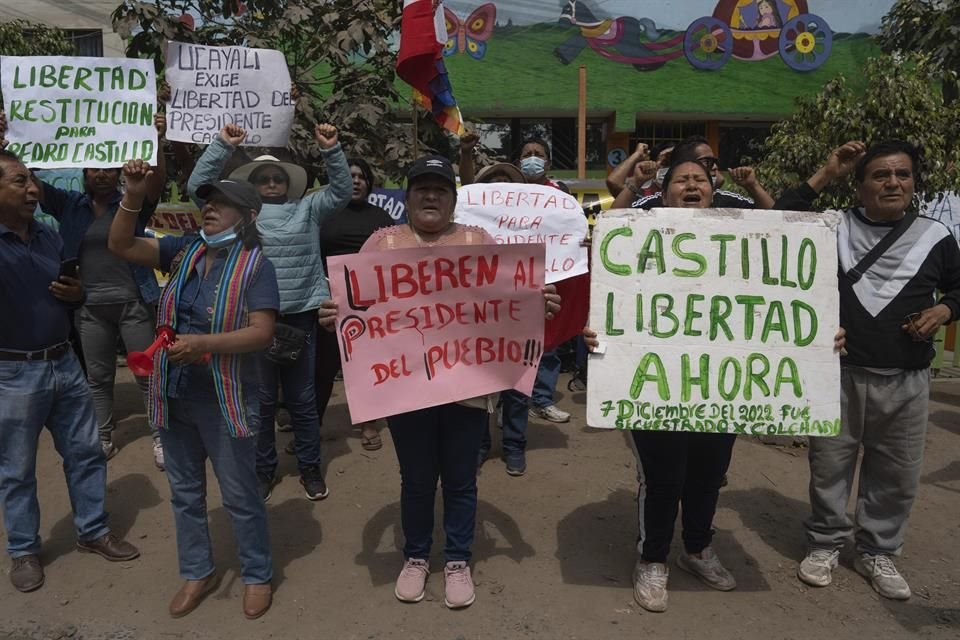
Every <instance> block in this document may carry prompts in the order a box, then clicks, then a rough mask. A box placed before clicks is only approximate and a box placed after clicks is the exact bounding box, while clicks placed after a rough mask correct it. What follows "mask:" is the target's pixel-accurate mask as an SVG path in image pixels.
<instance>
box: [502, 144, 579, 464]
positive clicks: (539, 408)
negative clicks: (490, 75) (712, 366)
mask: <svg viewBox="0 0 960 640" xmlns="http://www.w3.org/2000/svg"><path fill="white" fill-rule="evenodd" d="M517 163H518V165H519V167H520V171H521V173H523V176H524V178H526V180H527V182H528V183H530V184H540V185H544V186H550V187H554V188H556V189H560V190H561V191H563V192H565V193H570V189H568V188H567V185H565V184H563V183H562V182H558V181H555V180H553V179H552V178H550V177H549V176H548V175H547V173H548V172H549V171H550V145H548V144H547V143H546V142H545V141H544V140H542V139H540V138H529V139H527V140H526V141H525V142H524V143H523V144H522V145H521V146H520V153H519V154H518V159H517ZM589 281H590V278H589V276H587V275H583V276H579V277H578V278H571V279H570V280H567V281H564V282H561V283H558V285H557V290H558V292H559V293H560V295H561V297H563V298H564V299H565V300H567V301H568V302H571V303H574V304H571V305H569V306H568V308H569V311H568V312H567V313H566V314H564V316H565V317H564V318H559V317H558V319H557V321H555V322H554V323H553V324H554V325H556V326H557V327H558V328H559V333H562V334H563V335H561V336H559V337H557V333H558V332H557V330H553V331H551V328H550V327H549V326H548V330H547V333H548V337H547V342H548V343H549V344H550V345H551V346H552V347H553V348H551V349H550V350H549V351H547V352H546V353H544V354H543V357H542V358H541V359H540V368H539V369H538V370H537V381H536V383H535V384H534V385H533V394H532V395H531V398H530V410H529V412H530V417H531V418H542V419H544V420H548V421H549V422H555V423H564V422H569V421H570V414H569V413H567V412H566V411H564V410H562V409H561V408H560V407H558V406H557V405H556V403H555V402H554V398H553V394H554V393H555V391H556V389H557V382H558V381H559V379H560V365H561V362H560V356H559V355H557V351H556V347H558V346H559V345H560V344H562V343H563V342H565V341H566V340H568V339H570V338H571V337H573V336H575V335H577V334H578V333H579V327H580V326H581V325H583V324H584V322H585V319H586V317H585V316H584V319H583V320H580V319H578V320H577V321H576V322H573V323H572V325H571V327H572V329H571V330H570V331H564V330H563V327H565V326H566V324H567V322H566V319H567V317H569V316H570V315H571V314H573V313H574V312H578V311H580V310H582V309H581V305H579V304H576V301H579V300H582V301H584V302H586V300H587V298H588V295H587V293H586V292H587V291H589ZM551 334H552V337H553V338H555V339H551ZM567 334H569V335H567ZM520 458H521V459H517V460H516V462H517V463H518V464H520V465H521V466H518V467H515V470H521V469H523V470H525V469H526V462H525V460H523V459H522V456H521V457H520ZM514 475H522V472H521V473H516V474H514Z"/></svg>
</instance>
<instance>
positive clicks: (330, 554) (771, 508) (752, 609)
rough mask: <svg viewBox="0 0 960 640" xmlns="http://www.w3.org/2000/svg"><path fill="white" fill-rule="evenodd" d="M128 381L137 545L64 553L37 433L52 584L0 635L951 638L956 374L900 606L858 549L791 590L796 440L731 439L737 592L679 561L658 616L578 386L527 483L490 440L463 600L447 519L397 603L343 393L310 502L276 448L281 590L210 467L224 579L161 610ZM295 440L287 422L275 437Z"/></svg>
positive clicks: (389, 466)
mask: <svg viewBox="0 0 960 640" xmlns="http://www.w3.org/2000/svg"><path fill="white" fill-rule="evenodd" d="M120 379H121V384H120V385H119V386H118V394H117V395H118V405H119V406H118V413H119V416H120V417H121V418H123V419H122V421H121V422H120V426H119V429H118V434H117V441H118V444H119V446H120V453H119V454H118V455H117V457H115V458H114V459H113V460H111V461H110V463H109V464H110V467H109V481H108V482H109V484H108V498H107V503H108V508H109V510H110V513H111V516H112V517H111V522H112V526H113V528H114V530H115V531H116V532H117V533H119V534H121V535H124V536H126V537H127V538H128V539H129V540H130V541H132V542H134V543H135V544H137V545H138V546H139V547H140V550H141V551H142V557H141V558H140V559H139V560H136V561H133V562H130V563H121V564H117V565H113V564H109V563H106V562H104V561H103V560H101V559H100V558H98V557H96V556H91V555H88V554H80V553H77V552H76V551H75V550H74V532H73V527H72V524H71V520H70V509H69V504H68V501H67V495H66V491H65V488H64V484H63V476H62V472H61V463H60V459H59V458H58V457H57V455H56V453H55V452H54V451H53V448H52V446H51V442H50V439H49V437H47V436H46V435H44V437H43V439H42V442H41V452H40V461H39V469H40V478H39V484H40V501H41V506H42V511H43V524H42V529H41V532H42V535H43V538H44V541H45V542H44V550H43V561H44V564H45V565H46V573H47V582H46V585H45V586H44V587H43V588H42V589H41V590H39V591H37V592H35V593H32V594H20V593H17V592H16V591H14V589H13V587H12V586H11V585H10V584H9V581H8V580H6V579H4V580H3V581H2V582H0V638H2V639H5V640H14V639H16V640H26V639H30V640H37V639H47V638H50V639H55V638H76V639H79V638H85V639H88V640H89V639H94V638H104V639H107V638H110V639H140V638H143V639H150V640H152V639H162V640H166V639H179V638H183V639H193V638H196V639H221V638H223V639H231V640H239V639H247V638H336V639H344V640H347V639H366V640H383V639H388V638H402V639H408V638H410V639H414V638H430V639H438V640H439V639H443V640H473V639H486V638H543V639H553V638H558V639H559V638H570V639H573V638H581V639H595V638H621V637H652V638H663V639H672V638H711V639H724V638H742V639H761V638H762V639H763V640H776V639H788V638H869V639H871V640H874V639H880V638H906V637H916V638H958V637H960V579H958V574H957V572H958V569H960V551H958V545H957V542H956V541H957V540H958V539H960V509H958V505H960V496H958V493H960V460H958V457H957V450H958V444H960V419H958V418H960V410H958V408H960V384H958V383H957V382H950V381H943V382H936V383H934V391H933V400H934V402H933V404H932V407H931V416H930V428H929V432H928V437H927V453H926V460H925V464H924V475H923V480H922V486H921V488H920V495H919V497H918V499H917V502H916V505H915V507H914V510H913V518H912V521H911V523H910V531H909V535H908V540H907V546H906V550H905V553H904V555H903V557H902V558H901V560H900V561H899V563H898V565H899V567H900V568H901V570H902V571H903V572H904V574H905V576H906V577H907V578H908V580H909V581H910V584H911V586H912V588H913V591H914V597H913V598H912V599H911V600H910V601H908V602H905V603H896V602H890V601H887V600H883V599H882V598H880V597H879V596H877V595H876V594H874V592H873V591H872V590H871V588H870V586H869V585H868V584H867V583H866V582H865V581H864V580H863V579H862V578H861V577H860V576H858V575H857V574H856V573H855V572H854V571H853V569H852V552H851V551H850V549H847V550H846V551H845V553H844V554H843V555H842V556H841V568H840V569H838V570H837V571H836V573H835V578H834V584H833V586H831V587H828V588H826V589H818V590H814V589H810V588H807V587H805V586H803V585H801V584H800V583H799V582H798V581H797V579H796V576H795V572H796V566H797V563H798V561H799V560H800V558H801V557H802V554H803V552H804V536H803V528H802V520H803V518H805V517H806V515H807V513H808V506H807V498H806V485H807V479H808V473H807V461H806V450H805V449H802V448H795V447H791V446H778V445H769V444H763V443H761V442H759V441H757V440H755V439H748V438H743V439H741V440H740V441H739V442H738V443H737V447H736V450H735V453H734V460H733V464H732V467H731V470H730V474H729V481H730V484H729V486H728V487H726V488H725V489H724V490H723V492H722V494H721V497H720V505H719V510H718V513H717V517H716V521H715V522H716V526H717V529H718V532H717V536H716V539H715V545H716V549H717V551H718V553H719V555H720V557H721V558H722V559H723V560H724V561H725V563H726V565H727V567H729V568H730V569H731V570H732V572H733V574H734V575H735V576H736V578H737V581H738V583H739V588H738V589H737V590H736V591H733V592H730V593H719V592H715V591H711V590H709V589H707V588H706V587H703V586H701V585H700V583H699V582H697V581H696V580H695V579H694V578H692V577H691V576H689V575H686V574H684V573H683V572H681V571H680V570H678V569H675V568H674V569H672V570H671V576H670V594H671V595H670V610H669V611H668V612H667V613H664V614H651V613H646V612H643V611H642V610H641V609H640V608H639V607H638V606H637V605H635V604H634V602H633V597H632V585H631V571H632V568H633V562H634V539H635V536H636V506H635V492H636V470H635V462H634V458H633V454H632V453H631V450H630V449H629V448H628V446H627V440H626V438H627V434H624V433H619V432H607V431H600V430H595V429H589V428H587V427H586V426H584V421H583V413H584V403H585V397H584V395H583V394H570V393H562V394H561V401H560V405H561V406H562V407H564V408H565V409H568V410H571V411H572V412H573V413H574V418H573V420H572V421H571V422H570V423H569V424H566V425H561V426H555V425H550V424H547V423H543V422H539V421H531V425H530V429H529V434H528V435H529V450H528V453H527V462H528V467H529V469H528V472H527V475H526V476H524V477H522V478H512V477H509V476H507V474H506V473H505V472H504V466H503V463H502V462H501V461H500V460H499V459H497V458H496V455H497V454H498V453H499V444H498V436H497V435H495V436H494V442H495V444H494V452H493V454H494V459H492V460H490V461H488V462H487V463H486V465H484V467H483V469H482V472H481V475H480V479H479V480H480V506H479V514H478V523H477V540H476V544H475V546H474V553H475V562H474V578H475V581H476V583H477V601H476V603H475V604H474V605H473V606H472V607H470V608H469V609H466V610H463V611H457V612H454V611H449V610H447V609H446V608H445V606H444V604H443V594H442V587H443V585H442V582H443V576H442V563H441V559H440V553H439V552H440V550H441V548H442V535H441V534H440V530H439V527H438V528H437V532H436V535H435V540H436V541H437V542H436V543H435V545H434V546H435V552H434V560H433V570H434V571H435V573H433V574H432V575H431V577H430V580H429V582H428V590H427V597H426V599H425V600H424V601H423V602H421V603H419V604H416V605H406V604H401V603H399V602H397V601H396V600H395V598H394V596H393V581H394V579H395V577H396V574H397V572H398V570H399V568H400V566H401V563H402V558H401V554H400V552H399V548H400V545H401V541H400V526H399V524H400V510H399V491H400V490H399V473H398V469H397V464H396V459H395V456H394V452H393V447H392V443H391V441H390V438H389V436H388V434H387V432H386V431H384V434H383V435H384V447H383V449H381V450H380V451H378V452H375V453H367V452H364V451H363V450H362V449H361V447H360V438H359V431H358V430H354V429H352V428H351V426H350V424H349V421H348V418H347V411H346V405H345V400H344V396H343V394H342V389H341V388H339V387H338V389H337V395H336V396H335V397H334V400H333V406H332V407H331V409H330V411H329V414H328V419H327V421H326V424H325V425H324V427H323V437H324V457H325V464H326V474H327V481H328V484H329V486H330V490H331V495H330V497H329V498H328V499H327V500H324V501H322V502H318V503H311V502H309V501H307V500H306V499H305V498H304V497H303V494H302V492H301V491H300V487H299V484H298V483H297V477H296V475H295V474H296V468H295V464H294V460H293V459H292V457H291V456H286V455H282V458H283V459H282V462H281V472H282V475H283V481H282V483H281V484H280V485H279V486H278V487H277V488H276V489H275V490H274V494H273V498H272V500H271V501H270V503H269V516H270V525H271V535H272V538H273V547H274V564H275V581H274V584H275V588H276V595H275V601H274V606H273V608H272V609H271V611H270V612H269V613H268V614H267V615H266V616H265V617H264V618H262V619H260V620H257V621H254V622H249V621H247V620H245V619H244V618H243V616H242V613H241V608H240V594H241V591H242V585H241V584H240V582H239V580H238V578H237V567H238V563H237V559H236V556H235V552H234V543H233V539H232V534H231V531H230V526H229V522H228V519H227V516H226V514H225V512H224V510H223V508H222V507H221V506H220V499H219V494H218V492H217V488H216V483H215V481H213V477H212V474H211V475H210V478H211V480H210V492H211V496H210V500H209V502H210V507H211V510H210V522H211V533H212V535H213V537H214V544H215V548H216V555H217V561H218V567H219V570H220V572H221V574H222V576H223V580H222V582H221V584H220V586H219V588H218V589H217V591H216V592H215V593H214V594H213V595H212V596H211V597H210V598H209V599H208V600H207V601H206V602H205V603H204V604H203V605H202V606H201V607H200V608H199V609H197V610H196V611H195V612H194V613H192V614H191V615H189V616H187V617H186V618H183V619H181V620H171V619H170V618H169V617H168V615H167V613H166V607H167V603H168V601H169V599H170V597H171V596H172V595H173V593H174V592H175V591H176V590H177V588H178V587H179V585H180V579H179V577H178V575H177V561H176V548H175V545H174V530H173V518H172V515H171V513H170V507H169V503H168V498H169V489H168V486H167V482H166V479H165V478H164V476H163V473H162V472H160V471H158V470H156V469H155V468H154V467H153V464H152V461H151V458H150V438H149V436H148V434H147V430H146V425H145V421H144V416H143V407H142V404H141V403H140V402H139V400H138V397H137V391H136V387H135V385H133V384H132V382H131V379H130V377H129V373H128V372H127V371H126V369H121V377H120ZM566 380H567V376H566V375H564V376H563V377H562V379H561V384H560V387H561V389H562V388H565V386H566ZM289 437H290V436H289V435H288V434H281V435H280V442H281V444H283V443H285V442H286V441H287V439H288V438H289ZM704 437H709V436H704ZM438 508H439V504H438ZM3 542H4V544H5V541H3ZM5 570H7V569H6V568H5Z"/></svg>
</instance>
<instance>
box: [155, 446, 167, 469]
mask: <svg viewBox="0 0 960 640" xmlns="http://www.w3.org/2000/svg"><path fill="white" fill-rule="evenodd" d="M153 464H155V465H157V469H160V471H164V470H165V469H166V467H164V466H163V445H162V444H161V443H160V441H159V440H154V441H153Z"/></svg>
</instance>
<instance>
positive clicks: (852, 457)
mask: <svg viewBox="0 0 960 640" xmlns="http://www.w3.org/2000/svg"><path fill="white" fill-rule="evenodd" d="M919 170H920V157H919V151H918V150H917V148H916V147H914V146H913V145H912V144H909V143H907V142H902V141H898V140H892V141H887V142H882V143H879V144H875V145H872V146H871V147H870V148H869V149H867V151H866V153H865V155H863V157H862V159H860V161H859V163H858V164H857V167H856V172H855V177H856V182H857V197H858V199H859V200H860V206H859V207H855V208H853V209H849V210H847V211H846V212H844V214H843V218H842V220H841V223H840V227H839V230H838V238H837V241H838V248H839V252H840V268H841V271H842V274H841V276H840V322H841V324H842V325H843V327H844V328H845V329H846V330H847V332H848V334H849V336H850V338H849V340H848V342H847V352H848V353H847V355H846V356H845V357H843V358H842V359H841V365H842V368H841V393H842V395H841V421H842V424H841V430H840V435H839V436H837V437H835V438H811V439H810V505H811V508H812V514H811V516H810V518H809V519H808V520H807V521H806V529H807V541H808V543H809V552H808V554H807V556H806V557H805V558H804V560H803V561H802V562H801V563H800V567H799V569H798V576H799V578H800V580H802V581H803V582H805V583H807V584H809V585H812V586H817V587H823V586H826V585H829V584H830V582H831V580H832V570H833V569H834V568H836V566H837V561H838V557H839V555H840V549H841V548H842V547H843V545H844V543H845V542H846V540H847V539H848V538H849V537H850V535H851V534H853V536H854V542H855V547H856V551H857V556H856V558H855V560H854V568H855V569H856V570H857V572H859V573H860V574H861V575H863V576H864V577H866V578H867V579H868V580H870V584H871V585H872V586H873V588H874V590H876V591H877V593H879V594H880V595H882V596H884V597H885V598H892V599H896V600H905V599H907V598H909V597H910V586H909V585H908V584H907V581H906V580H905V579H904V578H903V576H902V575H900V572H899V571H898V570H897V567H896V565H895V564H894V562H893V558H894V557H896V556H899V555H900V552H901V550H902V548H903V544H904V538H905V535H906V529H907V518H908V517H909V515H910V509H911V507H912V505H913V499H914V497H915V496H916V493H917V487H918V484H919V481H920V471H921V466H922V462H923V448H924V441H925V437H926V431H927V420H928V417H929V408H928V402H929V395H930V362H931V361H932V359H933V357H934V355H935V347H934V344H933V336H934V335H935V334H936V332H937V330H938V329H939V328H940V327H941V326H943V325H944V324H947V323H949V322H952V321H953V320H956V319H957V317H958V315H960V249H958V247H957V243H956V241H955V240H954V238H953V236H951V234H950V230H949V229H947V227H945V226H944V225H942V224H941V223H939V222H937V221H935V220H933V219H931V218H926V217H922V216H919V217H918V216H916V215H914V214H912V213H908V209H909V208H910V205H911V202H912V200H913V196H914V189H915V186H916V175H917V173H918V172H919ZM938 291H939V292H940V298H939V299H937V298H936V295H937V292H938ZM935 300H936V303H935V304H931V303H933V302H934V301H935ZM861 447H862V449H863V462H862V463H861V466H860V472H859V474H858V475H857V477H858V478H859V488H858V494H857V507H856V512H855V515H854V518H853V521H851V519H850V518H849V517H848V515H847V502H848V500H849V497H850V491H851V489H852V486H853V479H854V477H855V474H856V470H857V457H858V455H859V453H860V450H861Z"/></svg>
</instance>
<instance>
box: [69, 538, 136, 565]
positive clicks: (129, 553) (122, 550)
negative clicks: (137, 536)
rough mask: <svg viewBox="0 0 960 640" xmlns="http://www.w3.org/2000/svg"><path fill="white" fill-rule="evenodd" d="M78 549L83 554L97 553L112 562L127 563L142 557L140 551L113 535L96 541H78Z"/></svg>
mask: <svg viewBox="0 0 960 640" xmlns="http://www.w3.org/2000/svg"><path fill="white" fill-rule="evenodd" d="M77 549H78V550H80V551H82V552H83V553H95V554H97V555H98V556H100V557H101V558H104V559H106V560H109V561H110V562H126V561H128V560H133V559H134V558H139V557H140V550H139V549H137V548H136V547H135V546H133V545H132V544H130V543H129V542H127V541H126V540H121V539H120V538H118V537H117V536H115V535H113V534H112V533H107V534H105V535H102V536H100V537H99V538H97V539H96V540H77Z"/></svg>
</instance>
